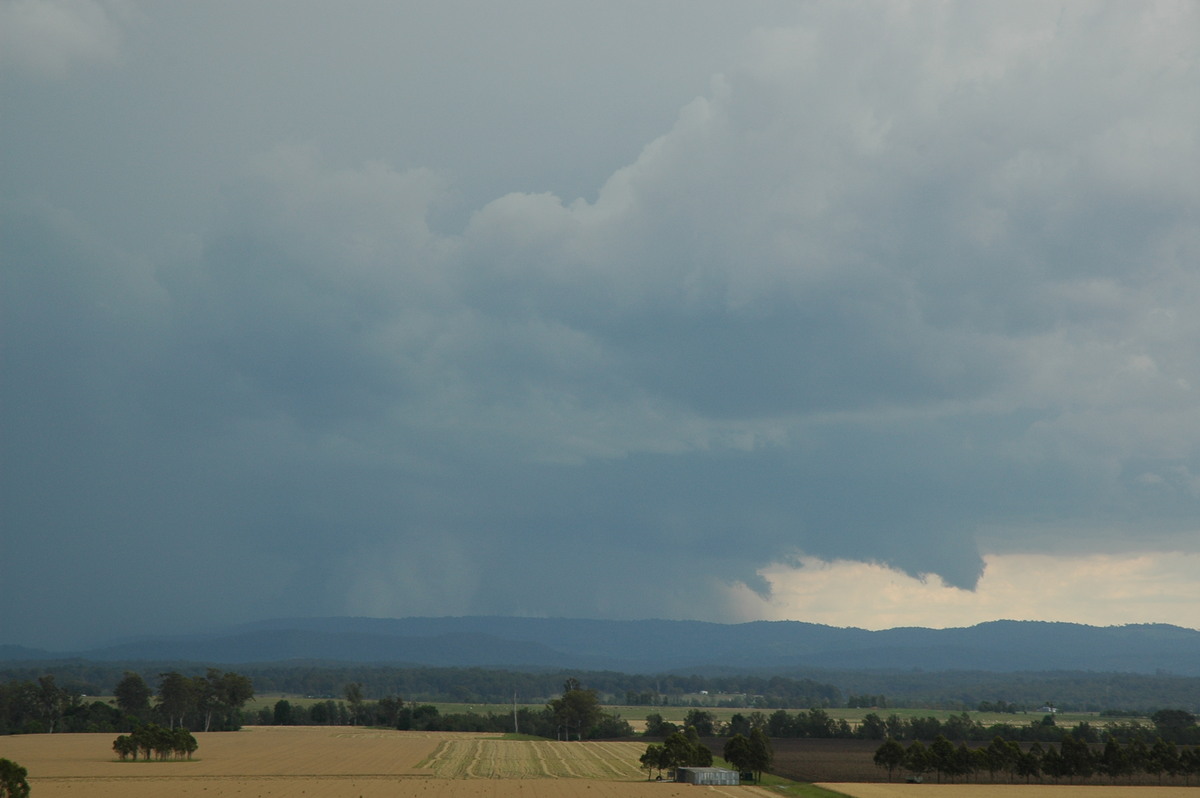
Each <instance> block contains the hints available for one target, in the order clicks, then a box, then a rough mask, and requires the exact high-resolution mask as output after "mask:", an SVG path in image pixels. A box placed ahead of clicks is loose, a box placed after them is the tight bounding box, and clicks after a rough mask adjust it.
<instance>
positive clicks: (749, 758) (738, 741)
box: [721, 734, 754, 772]
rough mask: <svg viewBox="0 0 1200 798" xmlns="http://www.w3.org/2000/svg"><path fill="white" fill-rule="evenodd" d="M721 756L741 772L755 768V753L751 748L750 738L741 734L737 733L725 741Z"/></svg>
mask: <svg viewBox="0 0 1200 798" xmlns="http://www.w3.org/2000/svg"><path fill="white" fill-rule="evenodd" d="M721 756H722V757H724V759H725V761H726V762H728V763H729V764H731V765H733V767H734V768H735V769H737V770H738V771H739V772H746V771H753V770H754V754H753V752H752V751H751V750H750V740H748V739H747V738H746V737H745V736H743V735H741V734H735V735H733V736H732V737H730V738H729V739H728V740H726V741H725V747H724V748H723V749H722V750H721Z"/></svg>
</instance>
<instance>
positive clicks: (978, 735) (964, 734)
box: [646, 708, 1200, 745]
mask: <svg viewBox="0 0 1200 798" xmlns="http://www.w3.org/2000/svg"><path fill="white" fill-rule="evenodd" d="M1150 720H1151V723H1152V724H1153V725H1152V726H1147V725H1145V724H1144V723H1140V722H1137V721H1115V722H1112V723H1109V724H1108V725H1107V726H1106V727H1105V733H1106V734H1109V735H1112V736H1114V737H1116V738H1117V739H1118V740H1121V741H1127V740H1133V739H1141V740H1143V741H1152V740H1153V739H1154V738H1155V737H1161V738H1163V739H1164V740H1166V741H1167V742H1173V743H1176V744H1178V745H1194V744H1200V726H1198V725H1197V723H1196V716H1195V715H1192V714H1191V713H1190V712H1187V711H1185V710H1182V709H1164V710H1159V711H1158V712H1155V713H1154V714H1153V715H1152V716H1151V717H1150ZM684 725H685V726H695V727H696V728H697V729H698V730H700V735H701V736H702V737H710V736H714V735H719V736H728V735H732V734H747V733H748V732H749V730H750V729H755V728H760V729H763V730H764V731H766V733H767V734H768V735H769V736H770V737H815V738H841V739H864V740H883V739H886V738H888V737H891V738H894V739H896V740H932V739H934V738H935V737H937V736H938V735H944V736H945V737H947V738H949V739H951V740H990V739H992V738H993V737H997V736H999V737H1003V738H1005V739H1009V740H1021V741H1024V742H1034V741H1037V742H1058V741H1059V739H1060V738H1061V737H1062V735H1063V732H1064V729H1063V728H1062V727H1060V726H1058V725H1057V723H1056V721H1055V719H1054V716H1053V715H1044V716H1042V717H1041V718H1039V719H1036V720H1032V721H1030V722H1029V723H1026V724H1016V723H995V724H989V725H986V726H985V725H984V724H982V723H980V722H979V721H978V720H976V719H974V718H972V717H971V716H970V715H968V714H967V713H966V712H961V713H959V714H957V715H951V716H950V717H948V718H945V719H940V718H936V717H933V716H926V717H901V716H900V715H898V714H896V713H892V714H890V715H888V717H887V718H883V717H880V715H879V714H878V713H875V712H869V713H867V714H866V715H865V716H864V717H863V719H862V720H861V721H859V722H858V723H857V724H854V725H851V724H850V722H849V721H847V720H846V719H844V718H838V719H834V718H832V717H830V715H829V713H828V712H826V711H825V710H824V709H821V708H813V709H809V710H807V711H805V712H796V713H790V712H788V711H786V710H782V709H780V710H776V711H775V712H772V713H771V714H769V715H767V714H764V713H761V712H751V713H749V714H747V715H742V714H740V713H739V714H735V715H734V716H733V717H732V718H731V719H730V720H729V722H728V723H720V722H719V721H717V719H716V716H715V715H713V714H712V713H711V712H705V711H702V710H692V711H691V712H689V713H688V716H687V718H686V720H685V721H684ZM677 728H678V727H677V726H675V725H674V724H672V723H670V722H667V721H663V719H662V716H661V715H659V714H651V715H648V716H647V717H646V733H647V734H648V735H650V736H652V737H663V736H666V735H667V734H670V733H671V732H672V731H675V730H676V729H677ZM1067 731H1068V733H1069V734H1071V735H1072V736H1074V737H1076V738H1078V739H1081V740H1084V741H1085V742H1090V743H1095V742H1099V741H1100V739H1101V735H1100V731H1099V729H1098V728H1097V727H1095V726H1093V725H1092V724H1089V723H1087V722H1086V721H1084V722H1081V723H1078V724H1076V725H1075V726H1073V727H1071V728H1070V729H1069V730H1067Z"/></svg>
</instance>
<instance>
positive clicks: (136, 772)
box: [0, 726, 768, 798]
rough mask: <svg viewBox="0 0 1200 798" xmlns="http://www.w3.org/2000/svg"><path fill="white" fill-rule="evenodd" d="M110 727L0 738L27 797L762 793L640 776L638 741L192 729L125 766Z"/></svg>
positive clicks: (0, 753) (757, 797) (666, 797)
mask: <svg viewBox="0 0 1200 798" xmlns="http://www.w3.org/2000/svg"><path fill="white" fill-rule="evenodd" d="M115 736H116V735H107V734H31V735H16V736H11V737H0V757H4V758H7V759H11V760H14V761H16V762H17V763H19V764H20V765H22V766H24V767H25V768H26V769H27V770H28V771H29V784H30V787H31V788H32V795H33V798H163V797H164V796H172V797H174V796H180V797H181V798H234V796H236V797H237V798H284V796H287V797H288V798H296V796H305V797H306V798H383V797H384V796H389V797H391V796H421V797H422V798H475V796H499V797H500V798H552V796H554V797H559V796H561V798H642V796H646V797H647V798H650V796H653V797H654V798H682V797H683V796H685V795H687V796H691V797H692V798H695V796H696V795H697V793H696V790H698V789H699V790H707V791H709V792H711V793H714V795H713V796H712V798H718V795H717V794H720V796H724V797H725V798H764V796H766V795H767V794H768V793H767V791H765V790H762V789H759V788H757V787H720V788H716V787H712V788H710V787H701V788H697V787H689V786H688V785H685V784H668V783H659V782H650V781H646V774H645V772H644V771H640V770H638V769H637V759H638V756H640V754H641V753H642V752H643V751H644V750H645V746H644V745H641V744H639V743H613V742H595V743H591V742H589V743H578V742H576V743H568V742H562V743H560V742H551V741H538V742H531V741H515V740H503V739H500V738H499V737H495V736H493V737H489V736H487V735H478V734H451V733H442V732H436V733H424V732H399V731H381V730H373V729H360V728H346V727H325V726H310V727H296V726H292V727H250V728H248V729H246V730H244V731H241V732H214V733H209V734H197V735H196V739H197V740H198V741H199V743H200V748H199V750H198V751H197V752H196V759H195V760H194V761H191V762H120V761H118V760H117V759H116V756H115V755H114V754H113V752H112V741H113V739H114V738H115Z"/></svg>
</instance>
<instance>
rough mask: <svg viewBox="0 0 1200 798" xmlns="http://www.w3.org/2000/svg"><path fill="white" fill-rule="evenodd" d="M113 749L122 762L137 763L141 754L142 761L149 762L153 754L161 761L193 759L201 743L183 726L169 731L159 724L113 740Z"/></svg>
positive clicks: (141, 727)
mask: <svg viewBox="0 0 1200 798" xmlns="http://www.w3.org/2000/svg"><path fill="white" fill-rule="evenodd" d="M112 747H113V750H114V751H116V752H117V756H118V757H120V758H121V761H122V762H124V761H125V760H127V759H133V760H134V761H136V760H137V758H138V753H139V752H140V753H141V755H142V759H144V760H146V761H147V762H149V761H150V755H151V754H153V755H154V758H155V759H158V760H160V761H161V760H165V759H170V758H171V757H174V758H175V759H184V758H185V757H186V758H187V759H191V758H192V754H194V753H195V752H196V749H197V748H198V747H199V743H197V742H196V738H195V737H194V736H192V733H191V732H190V731H188V730H187V729H185V728H183V727H182V726H176V727H175V728H173V729H167V728H164V727H162V726H159V725H158V724H157V723H147V724H146V725H144V726H139V727H138V728H136V729H134V730H133V733H132V734H122V735H121V736H120V737H118V738H117V739H116V740H113V746H112Z"/></svg>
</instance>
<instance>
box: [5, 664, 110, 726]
mask: <svg viewBox="0 0 1200 798" xmlns="http://www.w3.org/2000/svg"><path fill="white" fill-rule="evenodd" d="M83 698H84V697H83V695H82V694H81V693H79V692H78V691H76V690H74V689H70V688H67V687H62V686H60V685H59V684H58V683H57V682H56V681H55V678H54V676H53V675H42V676H39V677H38V678H37V679H36V680H29V679H22V680H14V681H10V682H7V683H5V684H0V734H42V733H48V732H108V731H122V730H124V728H123V727H124V726H125V717H124V715H123V713H121V711H120V710H118V709H117V708H116V707H114V706H111V705H109V704H106V703H105V702H103V701H91V702H85V701H84V700H83Z"/></svg>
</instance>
